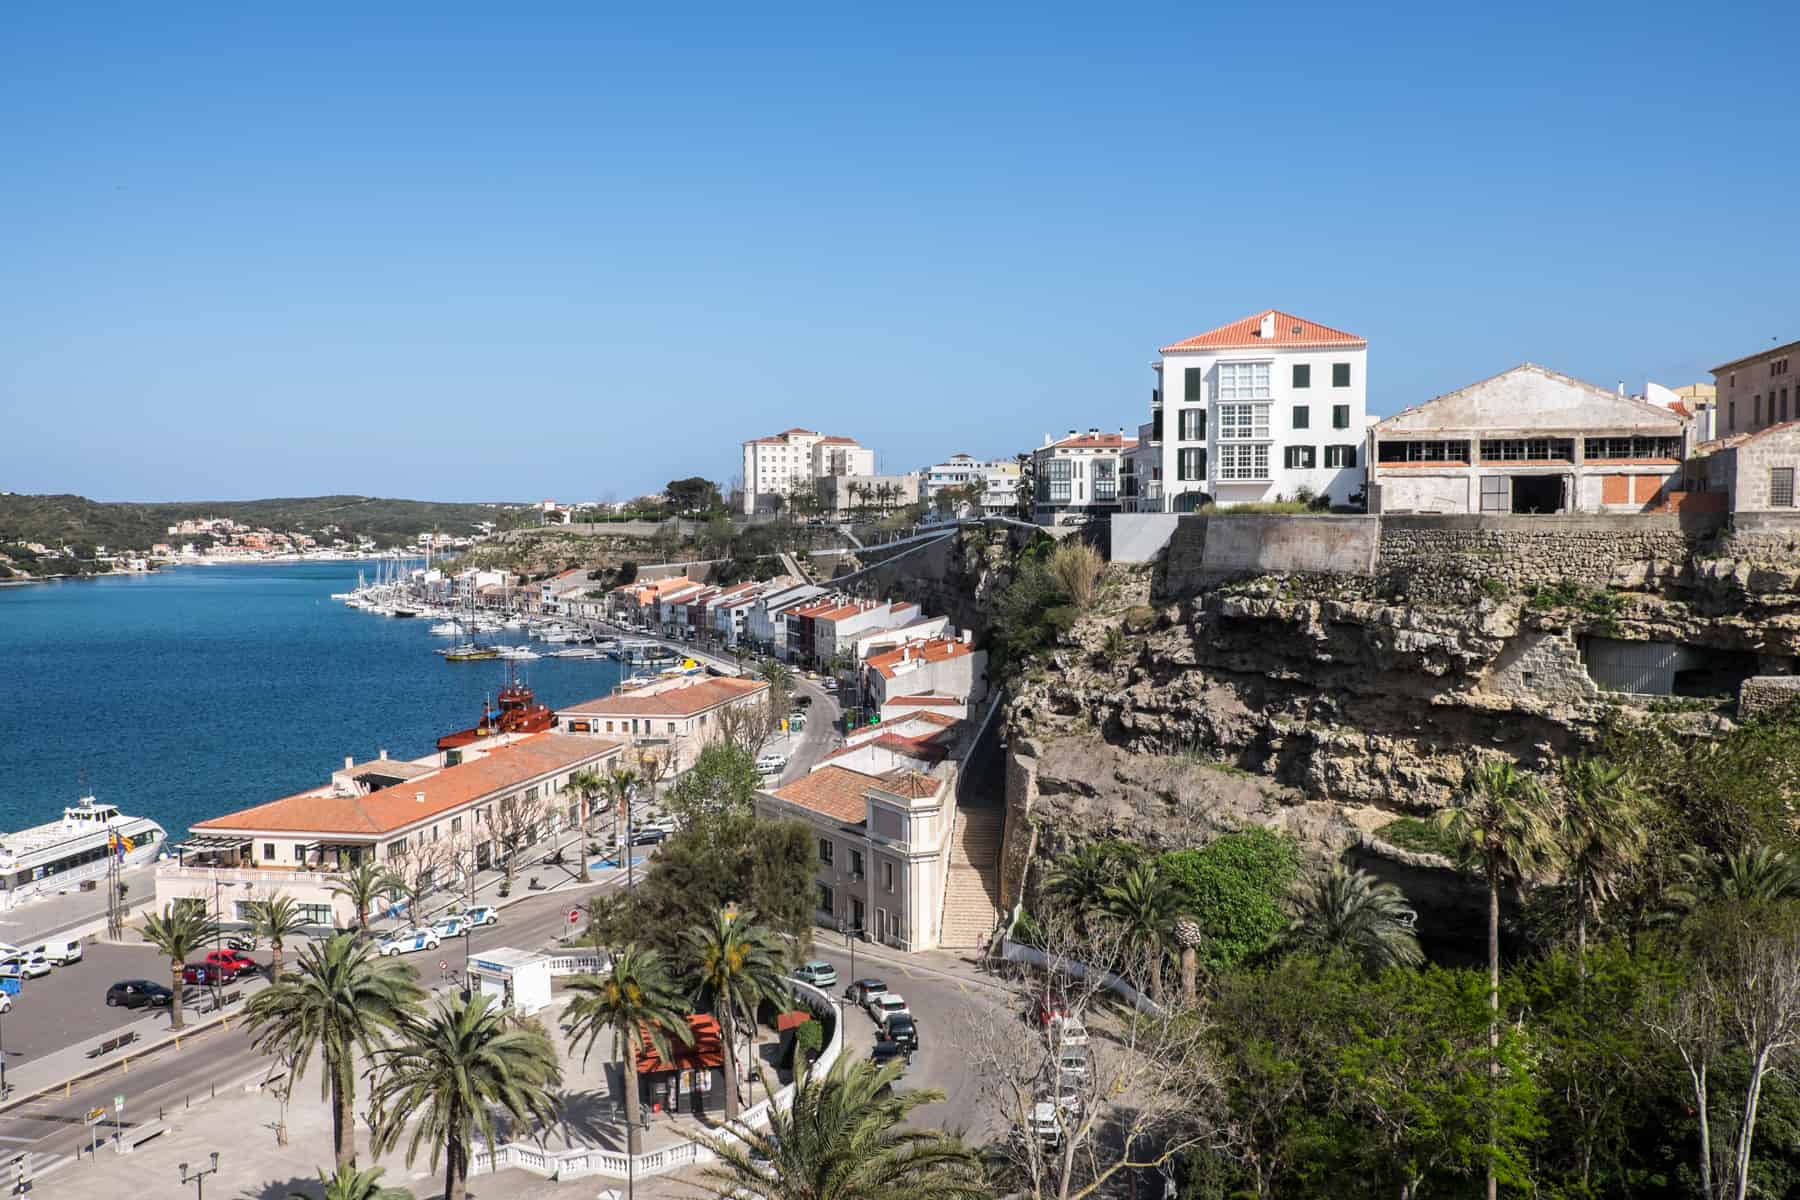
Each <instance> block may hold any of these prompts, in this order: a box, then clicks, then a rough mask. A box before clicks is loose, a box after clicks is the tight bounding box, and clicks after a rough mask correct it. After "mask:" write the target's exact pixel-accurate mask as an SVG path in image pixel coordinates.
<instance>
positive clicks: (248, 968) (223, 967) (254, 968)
mask: <svg viewBox="0 0 1800 1200" xmlns="http://www.w3.org/2000/svg"><path fill="white" fill-rule="evenodd" d="M206 965H207V967H209V968H211V969H213V970H216V971H218V973H219V978H220V979H223V980H224V981H225V982H227V983H230V982H231V981H232V980H234V979H236V978H237V977H238V976H240V975H254V974H256V973H257V972H258V971H260V970H262V964H261V963H259V962H257V961H256V960H255V959H254V958H251V957H249V956H248V955H244V954H239V953H238V952H237V951H236V950H214V951H212V952H211V953H210V954H208V955H207V956H206Z"/></svg>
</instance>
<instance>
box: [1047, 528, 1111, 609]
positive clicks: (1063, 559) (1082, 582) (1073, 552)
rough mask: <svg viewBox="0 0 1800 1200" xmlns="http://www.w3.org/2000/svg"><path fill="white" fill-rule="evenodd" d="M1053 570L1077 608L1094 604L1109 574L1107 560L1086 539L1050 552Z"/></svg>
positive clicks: (1057, 580)
mask: <svg viewBox="0 0 1800 1200" xmlns="http://www.w3.org/2000/svg"><path fill="white" fill-rule="evenodd" d="M1050 574H1051V576H1052V577H1054V578H1055V580H1056V582H1057V583H1058V584H1060V585H1061V587H1062V590H1063V594H1064V595H1066V596H1067V597H1068V598H1069V603H1070V604H1072V605H1074V606H1075V608H1076V610H1077V611H1086V610H1087V609H1088V608H1090V607H1092V605H1093V603H1094V597H1095V596H1096V595H1098V594H1099V591H1100V578H1101V576H1103V575H1105V574H1106V560H1105V559H1103V558H1101V557H1100V552H1099V551H1098V550H1096V549H1094V548H1093V547H1092V546H1090V545H1088V544H1087V543H1086V542H1076V541H1067V542H1064V543H1063V544H1062V545H1060V546H1058V547H1057V548H1056V552H1055V553H1053V554H1052V555H1051V556H1050Z"/></svg>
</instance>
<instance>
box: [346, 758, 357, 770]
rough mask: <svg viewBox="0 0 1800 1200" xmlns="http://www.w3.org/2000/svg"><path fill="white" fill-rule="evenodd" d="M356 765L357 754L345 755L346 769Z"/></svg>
mask: <svg viewBox="0 0 1800 1200" xmlns="http://www.w3.org/2000/svg"><path fill="white" fill-rule="evenodd" d="M355 765H356V756H355V755H354V754H346V755H344V770H346V771H348V770H349V769H350V768H351V767H354V766H355Z"/></svg>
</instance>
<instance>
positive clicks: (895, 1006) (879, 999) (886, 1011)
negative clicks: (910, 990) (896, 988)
mask: <svg viewBox="0 0 1800 1200" xmlns="http://www.w3.org/2000/svg"><path fill="white" fill-rule="evenodd" d="M863 1007H864V1008H866V1009H868V1010H869V1016H870V1017H872V1018H873V1019H874V1021H875V1023H876V1024H877V1025H880V1024H882V1023H883V1022H885V1021H886V1020H887V1019H888V1018H889V1017H891V1016H894V1015H895V1014H897V1013H905V1014H906V1015H907V1016H909V1017H910V1016H911V1015H912V1009H910V1008H908V1007H906V998H905V997H904V996H902V995H901V994H900V993H899V992H882V993H880V994H878V995H874V996H870V997H869V998H868V1000H866V1001H864V1003H863Z"/></svg>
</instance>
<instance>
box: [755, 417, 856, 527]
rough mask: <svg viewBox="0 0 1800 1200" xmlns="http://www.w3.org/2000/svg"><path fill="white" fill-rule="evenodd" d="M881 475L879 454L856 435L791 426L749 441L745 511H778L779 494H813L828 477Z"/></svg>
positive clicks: (786, 496) (781, 495)
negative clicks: (839, 434) (877, 461)
mask: <svg viewBox="0 0 1800 1200" xmlns="http://www.w3.org/2000/svg"><path fill="white" fill-rule="evenodd" d="M873 474H875V452H874V451H873V450H870V449H869V448H867V447H866V446H862V445H859V444H857V441H856V439H855V438H847V437H836V436H828V435H826V434H822V433H819V432H818V431H816V430H812V429H789V430H785V431H783V432H781V433H777V434H774V435H772V436H770V437H760V438H751V439H750V440H749V441H747V442H745V443H744V493H743V509H744V512H745V513H747V514H748V513H759V512H760V513H766V512H773V511H774V510H775V508H776V497H782V498H783V499H787V498H791V497H793V496H796V495H801V494H809V495H810V494H812V493H814V492H815V491H816V490H817V488H818V483H819V481H820V480H822V479H834V478H843V477H850V476H865V475H873Z"/></svg>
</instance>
